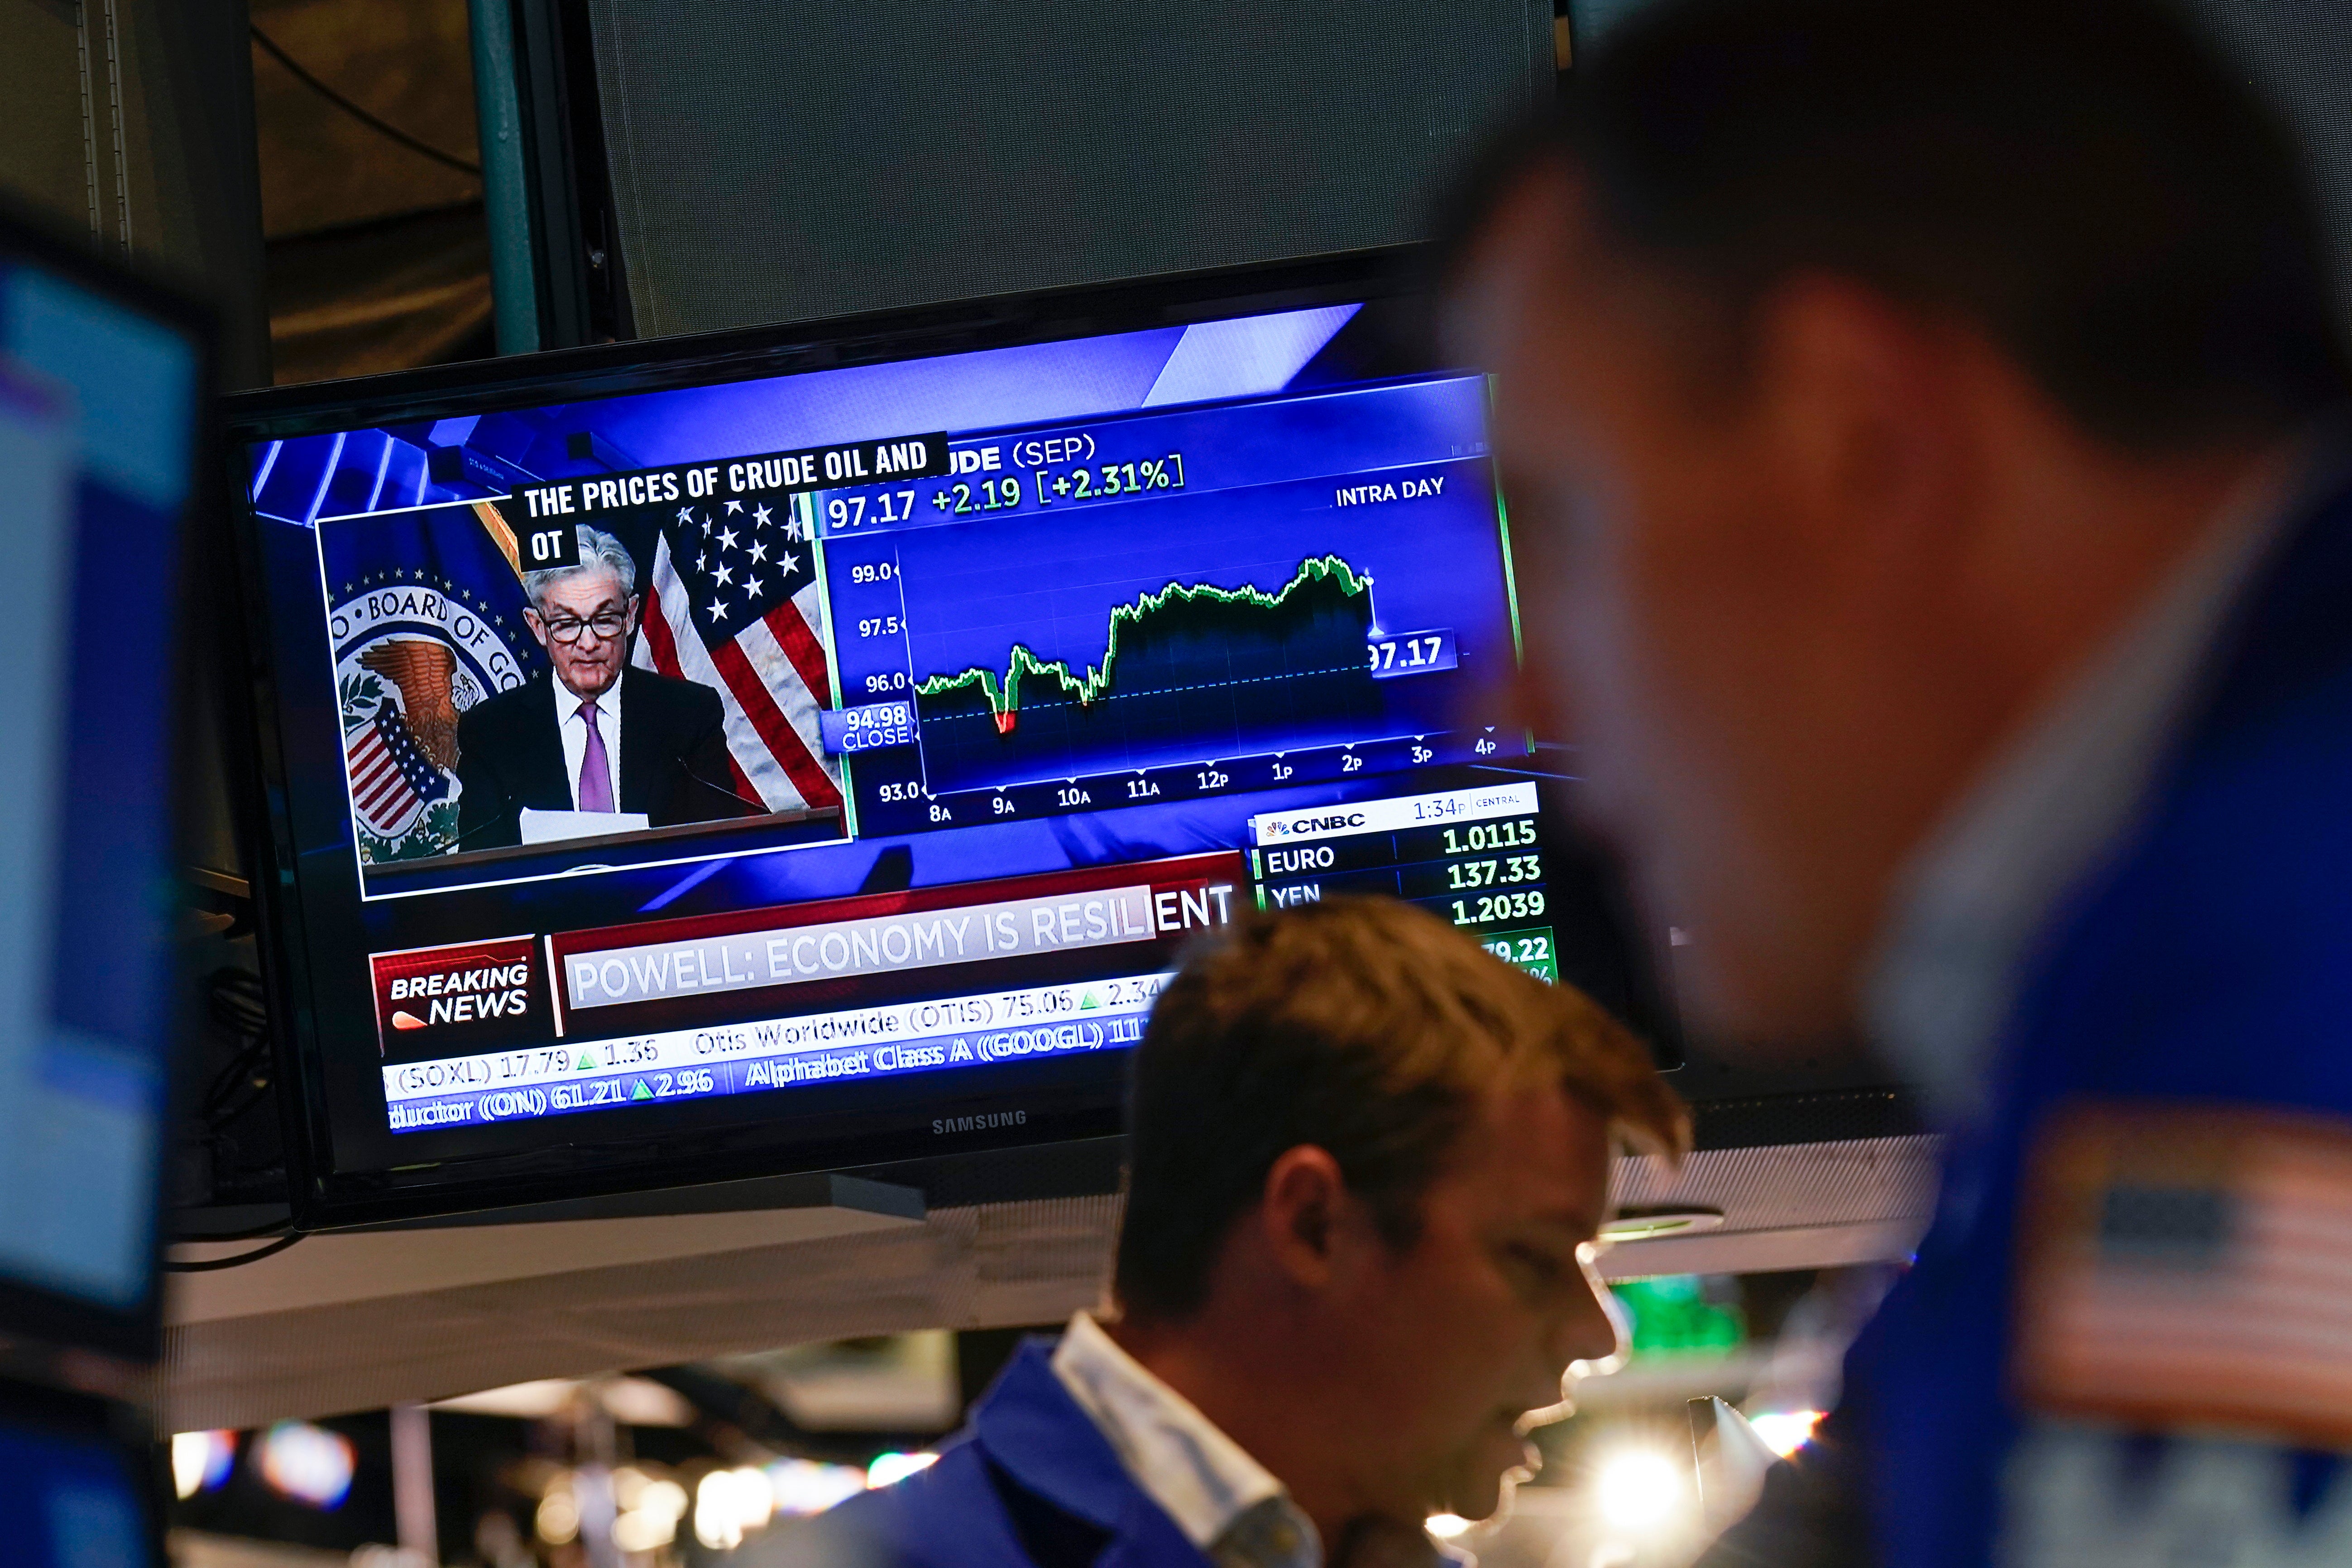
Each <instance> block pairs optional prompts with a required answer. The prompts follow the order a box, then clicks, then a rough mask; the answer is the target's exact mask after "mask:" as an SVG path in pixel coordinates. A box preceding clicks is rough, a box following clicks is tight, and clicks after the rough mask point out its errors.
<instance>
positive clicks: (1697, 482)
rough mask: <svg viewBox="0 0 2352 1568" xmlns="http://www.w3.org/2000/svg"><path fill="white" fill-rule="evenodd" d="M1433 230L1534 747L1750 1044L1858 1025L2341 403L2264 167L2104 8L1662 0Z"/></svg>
mask: <svg viewBox="0 0 2352 1568" xmlns="http://www.w3.org/2000/svg"><path fill="white" fill-rule="evenodd" d="M1462 229H1463V235H1462V238H1461V240H1460V242H1459V244H1458V245H1457V246H1456V247H1455V248H1454V251H1453V253H1452V257H1453V259H1452V261H1451V263H1450V267H1449V272H1448V283H1449V294H1450V306H1449V320H1450V321H1451V323H1452V331H1453V332H1454V345H1453V346H1454V350H1455V351H1456V352H1457V353H1460V354H1461V355H1462V356H1463V357H1465V358H1466V359H1468V360H1471V361H1472V362H1474V363H1481V364H1484V365H1486V367H1488V368H1489V369H1491V370H1493V371H1494V372H1495V373H1496V376H1497V388H1496V408H1497V416H1496V417H1497V425H1496V444H1497V447H1498V450H1499V453H1500V456H1501V459H1502V462H1503V465H1504V468H1505V483H1506V485H1507V488H1508V489H1509V492H1510V496H1511V521H1512V525H1513V535H1514V543H1515V544H1516V545H1517V547H1518V548H1519V550H1520V552H1521V561H1520V573H1519V577H1518V581H1519V583H1520V584H1521V593H1522V595H1523V601H1524V610H1525V613H1526V617H1527V626H1528V655H1529V657H1528V673H1529V686H1530V691H1529V694H1528V695H1529V700H1530V704H1531V708H1532V709H1533V710H1534V711H1533V712H1531V715H1530V717H1531V719H1532V720H1533V721H1535V722H1536V723H1538V725H1539V727H1541V728H1543V729H1545V730H1547V731H1552V732H1553V733H1555V734H1559V735H1561V736H1562V737H1563V738H1567V739H1570V740H1573V741H1575V742H1578V743H1579V744H1580V746H1581V748H1582V760H1583V770H1584V771H1585V772H1586V773H1587V774H1588V776H1589V777H1590V778H1591V783H1592V785H1593V788H1592V790H1591V792H1590V793H1591V795H1592V797H1593V800H1594V802H1595V806H1594V809H1595V811H1596V814H1597V816H1599V817H1600V819H1601V823H1600V825H1601V826H1602V828H1603V829H1604V831H1605V832H1606V833H1607V834H1608V835H1609V836H1610V837H1612V838H1614V839H1615V840H1616V842H1617V843H1618V845H1619V847H1621V848H1622V850H1624V851H1625V852H1626V853H1627V855H1628V857H1629V858H1630V860H1631V861H1632V863H1633V868H1634V870H1635V873H1636V876H1637V878H1638V879H1639V881H1640V882H1641V884H1642V886H1643V890H1644V892H1645V894H1646V895H1647V896H1648V897H1649V899H1651V900H1654V904H1655V905H1656V906H1657V908H1658V912H1660V913H1662V914H1664V915H1666V916H1668V917H1669V918H1672V919H1674V920H1675V921H1677V923H1681V924H1685V925H1687V926H1688V927H1690V928H1691V930H1692V932H1693V936H1694V942H1693V945H1692V946H1691V947H1690V948H1688V949H1687V950H1685V954H1686V955H1687V957H1688V958H1689V959H1690V961H1691V965H1690V969H1689V970H1688V972H1687V973H1688V974H1689V976H1690V977H1691V978H1692V979H1694V980H1695V981H1696V984H1695V986H1694V988H1693V989H1694V991H1695V995H1694V997H1693V1000H1694V1002H1695V1004H1696V1008H1697V1011H1698V1012H1699V1013H1700V1015H1701V1016H1702V1018H1703V1019H1704V1021H1705V1022H1706V1023H1707V1024H1708V1025H1710V1026H1714V1027H1716V1028H1718V1029H1723V1030H1727V1031H1730V1032H1733V1033H1738V1034H1745V1035H1748V1036H1751V1037H1780V1038H1784V1039H1787V1038H1794V1037H1811V1036H1820V1035H1833V1034H1839V1033H1843V1031H1844V1030H1845V1029H1846V1028H1847V1027H1848V1026H1850V1023H1851V1009H1852V1005H1853V992H1854V989H1855V983H1856V977H1857V973H1858V971H1859V969H1860V968H1861V966H1862V964H1863V963H1864V962H1865V960H1866V956H1867V954H1868V952H1869V950H1870V946H1871V943H1872V941H1873V938H1874V931H1875V928H1876V925H1877V922H1878V921H1879V918H1880V915H1881V911H1882V910H1883V909H1884V907H1885V901H1886V899H1887V896H1888V893H1889V889H1890V885H1891V883H1892V881H1893V879H1894V878H1895V874H1896V872H1897V870H1898V869H1899V868H1900V867H1901V866H1902V864H1903V863H1904V861H1905V859H1906V857H1907V856H1908V855H1909V854H1910V853H1912V852H1913V851H1914V850H1915V849H1916V847H1918V845H1919V844H1920V842H1921V840H1922V839H1923V838H1924V837H1925V835H1926V834H1927V832H1928V831H1929V830H1930V829H1931V827H1932V826H1933V825H1934V824H1935V822H1936V821H1937V818H1938V817H1939V816H1941V814H1942V813H1943V812H1945V811H1946V810H1948V809H1949V808H1950V806H1951V805H1953V804H1954V803H1955V802H1956V800H1957V799H1958V796H1959V795H1960V794H1961V793H1962V792H1963V790H1964V789H1965V787H1966V785H1967V784H1969V781H1970V779H1971V777H1972V775H1974V774H1975V773H1977V771H1978V770H1979V769H1981V768H1983V767H1985V766H1987V765H1988V764H1989V763H1990V759H1991V758H1992V757H1993V756H1994V755H1996V754H1997V752H1998V750H1999V747H2000V744H2001V742H2003V740H2004V739H2005V738H2006V737H2008V736H2009V735H2011V734H2012V733H2013V732H2014V731H2016V730H2017V729H2018V727H2019V726H2020V725H2021V723H2022V722H2023V721H2024V720H2025V719H2026V717H2027V716H2028V715H2030V714H2031V713H2032V712H2033V711H2034V710H2035V709H2036V707H2037V705H2038V704H2039V703H2041V702H2042V701H2043V700H2046V699H2048V698H2049V697H2051V696H2052V695H2053V694H2054V692H2055V690H2056V689H2057V688H2058V687H2059V686H2061V685H2062V684H2063V680H2064V679H2065V678H2066V676H2067V675H2068V674H2070V673H2071V672H2072V671H2073V670H2074V669H2075V668H2079V667H2080V666H2081V665H2082V664H2083V663H2084V660H2085V659H2087V658H2088V657H2089V656H2090V655H2091V654H2092V653H2093V652H2094V651H2095V650H2096V649H2097V648H2099V647H2101V646H2103V645H2104V644H2105V642H2106V641H2107V639H2109V638H2110V637H2113V636H2115V635H2116V633H2117V632H2118V631H2119V630H2120V628H2121V626H2122V625H2123V624H2124V622H2125V621H2126V619H2127V617H2128V616H2129V615H2130V614H2131V613H2132V612H2133V611H2134V610H2135V609H2136V608H2137V606H2138V605H2141V604H2143V603H2145V602H2146V601H2147V597H2148V595H2150V594H2151V592H2152V591H2153V590H2154V588H2155V587H2156V586H2157V585H2158V584H2161V583H2162V582H2163V581H2165V579H2166V577H2167V574H2168V573H2169V572H2170V571H2171V570H2173V569H2174V567H2175V566H2176V564H2177V563H2179V562H2180V561H2181V560H2183V559H2184V558H2185V557H2186V555H2187V553H2188V552H2189V550H2190V549H2192V548H2193V547H2194V545H2195V544H2196V542H2197V541H2198V540H2199V539H2200V538H2202V537H2204V536H2205V534H2206V533H2207V532H2208V531H2210V525H2211V521H2212V520H2213V518H2214V517H2215V515H2216V514H2217V512H2218V511H2219V510H2220V509H2221V504H2222V502H2223V500H2225V499H2226V498H2227V497H2228V496H2229V495H2230V494H2231V491H2232V489H2234V488H2235V487H2237V486H2238V485H2239V484H2240V483H2241V482H2242V480H2243V479H2245V478H2246V476H2248V475H2249V474H2251V473H2254V472H2257V471H2259V470H2260V468H2261V459H2262V458H2263V456H2264V455H2266V454H2269V453H2271V452H2273V451H2274V450H2275V449H2276V448H2277V447H2279V446H2280V445H2281V443H2282V442H2283V440H2284V437H2287V436H2288V435H2289V434H2290V433H2292V432H2294V431H2295V430H2297V429H2298V428H2299V427H2301V426H2303V425H2304V424H2305V423H2306V422H2307V421H2308V420H2309V419H2310V417H2311V416H2313V415H2314V413H2315V411H2317V410H2319V409H2321V408H2322V407H2324V406H2326V405H2328V404H2330V403H2332V402H2334V401H2335V400H2336V399H2338V398H2340V397H2342V396H2343V395H2344V394H2345V391H2346V387H2347V374H2346V370H2345V362H2344V358H2343V356H2342V353H2341V351H2340V349H2339V345H2338V340H2337V335H2336V321H2335V319H2334V315H2333V310H2332V306H2331V302H2330V288H2329V280H2328V276H2327V269H2326V258H2325V249H2324V247H2323V246H2322V244H2321V242H2320V240H2319V238H2318V235H2317V227H2316V223H2315V219H2314V217H2313V216H2312V212H2311V209H2310V206H2309V205H2308V203H2307V201H2306V199H2305V195H2304V194H2303V189H2302V184H2301V181H2300V177H2299V174H2298V173H2297V169H2296V165H2295V160H2294V157H2293V155H2292V153H2291V150H2290V147H2289V144H2288V142H2287V141H2286V139H2285V138H2284V135H2283V133H2282V132H2279V131H2278V130H2276V129H2275V128H2274V127H2273V124H2272V123H2271V121H2269V119H2268V118H2267V117H2266V116H2265V114H2264V113H2263V110H2261V109H2260V108H2259V106H2258V105H2257V104H2256V103H2255V102H2254V101H2253V100H2252V98H2251V96H2250V94H2249V91H2248V89H2245V88H2244V87H2243V86H2242V84H2241V83H2240V81H2239V80H2238V79H2237V78H2236V76H2235V75H2234V74H2233V73H2231V72H2229V71H2226V70H2225V69H2223V68H2221V66H2220V65H2218V64H2217V63H2216V62H2214V61H2213V60H2211V59H2210V58H2209V57H2208V56H2207V55H2206V54H2205V53H2204V52H2203V50H2202V48H2201V47H2200V45H2199V44H2198V43H2197V42H2195V41H2194V40H2193V39H2192V38H2191V37H2190V36H2189V34H2188V32H2187V31H2186V30H2185V28H2184V27H2183V26H2182V25H2181V24H2180V23H2179V22H2178V21H2177V20H2175V19H2174V18H2173V16H2171V14H2170V13H2169V12H2168V11H2167V10H2164V9H2161V8H2159V7H2158V6H2157V5H2142V4H2132V3H2128V0H1989V3H1988V4H1987V5H1977V6H1971V7H1969V8H1967V9H1966V10H1965V11H1964V12H1951V11H1948V10H1945V9H1940V8H1937V7H1933V6H1924V5H1890V4H1886V3H1885V0H1659V3H1658V4H1656V5H1654V6H1652V7H1651V8H1649V9H1646V10H1645V11H1643V12H1641V13H1638V14H1637V15H1636V16H1634V17H1633V19H1631V20H1629V21H1627V22H1625V23H1623V24H1622V25H1621V26H1620V29H1619V31H1618V32H1617V33H1615V34H1613V35H1612V37H1610V38H1609V39H1607V40H1606V41H1604V42H1603V43H1602V44H1601V46H1600V47H1599V48H1598V49H1597V50H1596V51H1594V52H1593V54H1592V55H1591V57H1590V59H1589V64H1588V63H1587V62H1585V61H1580V65H1579V70H1578V75H1577V79H1576V80H1575V82H1574V84H1573V86H1572V88H1571V89H1570V91H1569V93H1568V94H1567V96H1566V98H1565V100H1564V101H1563V107H1562V108H1561V110H1559V113H1558V114H1557V115H1556V116H1555V117H1553V118H1552V119H1551V120H1550V121H1549V122H1548V123H1546V124H1545V125H1544V126H1542V127H1541V128H1539V129H1538V130H1535V131H1532V132H1527V133H1525V134H1523V135H1522V136H1521V138H1520V139H1519V140H1517V142H1515V143H1514V144H1513V145H1512V146H1511V147H1510V148H1509V149H1508V151H1507V153H1506V154H1505V155H1503V156H1500V157H1498V158H1497V159H1496V161H1495V162H1494V163H1492V164H1491V165H1490V166H1489V167H1488V169H1487V170H1486V174H1485V178H1484V180H1483V182H1482V184H1480V185H1479V186H1478V189H1477V195H1476V199H1475V202H1474V203H1472V204H1468V205H1466V206H1465V222H1464V224H1463V226H1462Z"/></svg>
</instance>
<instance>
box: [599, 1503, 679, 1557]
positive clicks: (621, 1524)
mask: <svg viewBox="0 0 2352 1568" xmlns="http://www.w3.org/2000/svg"><path fill="white" fill-rule="evenodd" d="M675 1540H677V1518H676V1517H675V1516H674V1515H670V1514H665V1513H662V1512H659V1511H658V1510H654V1509H650V1508H633V1509H631V1510H629V1511H628V1512H626V1513H624V1514H621V1515H618V1516H617V1517H615V1518H614V1521H613V1544H614V1545H615V1546H617V1547H619V1548H620V1549H621V1550H622V1551H624V1552H651V1551H652V1550H653V1549H654V1548H655V1547H656V1546H667V1545H668V1544H669V1543H670V1542H673V1541H675Z"/></svg>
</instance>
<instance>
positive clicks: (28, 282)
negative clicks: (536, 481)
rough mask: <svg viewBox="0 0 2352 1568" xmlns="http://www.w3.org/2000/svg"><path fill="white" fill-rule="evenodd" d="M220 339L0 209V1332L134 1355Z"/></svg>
mask: <svg viewBox="0 0 2352 1568" xmlns="http://www.w3.org/2000/svg"><path fill="white" fill-rule="evenodd" d="M205 343H206V336H205V332H204V331H203V330H202V329H201V327H200V326H199V324H198V322H197V321H196V319H195V318H194V317H192V316H191V315H190V313H189V312H188V311H187V310H185V309H184V308H183V307H181V306H179V305H177V304H175V303H173V302H172V301H170V300H166V299H164V298H163V297H162V296H160V295H156V294H153V293H152V292H150V291H149V290H148V289H144V288H142V287H138V286H135V285H133V284H131V282H129V281H127V280H123V279H117V278H115V277H114V276H113V275H112V274H111V273H110V272H108V271H107V270H105V269H103V268H99V267H98V266H97V265H96V264H95V263H93V262H92V261H90V260H89V258H88V257H87V255H86V253H82V252H76V251H72V250H68V249H66V248H64V247H52V246H50V245H48V244H47V243H44V242H43V241H41V240H39V239H37V237H34V236H33V235H32V234H30V233H28V232H26V231H24V230H21V229H19V228H17V227H16V226H12V225H8V224H5V222H0V473H5V475H6V482H5V484H0V536H5V539H6V541H7V547H8V552H9V558H10V563H11V570H12V574H13V579H14V582H13V592H12V594H11V595H10V614H9V630H10V634H11V635H10V644H11V649H12V654H13V663H14V666H15V668H13V669H12V671H11V672H10V676H9V679H7V680H5V681H0V802H4V803H5V808H4V809H0V1331H5V1333H6V1334H8V1335H9V1336H10V1337H12V1338H13V1337H16V1336H18V1335H23V1336H26V1337H30V1338H32V1339H35V1340H41V1341H46V1342H49V1343H51V1344H53V1345H62V1346H91V1347H95V1348H100V1349H106V1350H111V1351H116V1352H126V1353H132V1354H141V1355H144V1354H152V1351H153V1340H154V1333H155V1321H156V1300H157V1289H156V1259H157V1256H158V1246H157V1240H156V1213H157V1207H158V1194H159V1193H160V1190H161V1186H162V1177H161V1170H160V1167H161V1157H160V1156H161V1149H162V1142H163V1137H162V1133H163V1120H164V1109H165V1104H166V1100H167V1092H166V1091H167V1078H168V1071H167V1068H168V1065H169V1062H170V1059H171V1047H172V1044H173V1039H174V1038H175V1036H176V1030H175V1027H174V1026H175V1023H176V1021H177V1016H178V1010H177V1008H176V1006H175V1004H174V1000H173V998H174V990H173V976H174V973H175V966H174V962H173V955H172V948H171V940H172V928H171V923H170V922H171V918H172V912H173V898H172V886H173V870H174V866H175V858H174V845H175V840H176V833H175V827H174V818H175V811H176V807H175V804H174V796H175V793H176V786H177V784H178V778H177V774H176V771H175V768H174V765H173V756H174V737H175V735H176V734H177V732H178V731H179V730H180V728H181V721H182V710H183V709H184V701H183V700H182V694H183V687H182V685H181V675H182V672H183V671H184V669H185V668H186V666H187V662H188V660H187V658H186V649H185V647H184V644H183V641H182V633H181V626H180V616H179V613H178V612H179V608H180V605H181V599H182V595H181V582H182V569H183V560H182V556H183V551H182V541H183V537H184V528H185V526H186V522H187V514H188V511H189V510H190V507H191V505H192V503H193V498H194V496H195V495H196V493H197V491H196V483H195V476H196V472H197V466H198V462H199V458H198V453H197V445H198V439H197V437H198V429H199V426H200V423H201V412H202V408H203V404H202V401H201V400H202V399H203V397H204V396H205V394H206V392H207V390H208V387H209V376H210V367H209V365H208V363H206V351H205ZM207 493H210V492H209V490H207Z"/></svg>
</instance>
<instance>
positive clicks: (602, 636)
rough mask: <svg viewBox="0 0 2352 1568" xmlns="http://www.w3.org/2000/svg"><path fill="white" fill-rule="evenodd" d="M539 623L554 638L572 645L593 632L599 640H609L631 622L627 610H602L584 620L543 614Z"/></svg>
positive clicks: (617, 635)
mask: <svg viewBox="0 0 2352 1568" xmlns="http://www.w3.org/2000/svg"><path fill="white" fill-rule="evenodd" d="M539 624H540V625H541V626H542V627H544V628H545V629H546V632H547V635H548V637H550V638H551V639H552V640H554V641H556V642H560V643H563V644H566V645H571V644H574V643H578V642H580V641H581V640H582V639H583V638H585V637H588V635H589V634H590V633H592V632H593V633H594V634H595V638H594V640H596V641H597V642H609V641H611V640H612V639H613V638H614V637H619V636H620V635H621V632H622V630H623V629H624V628H625V627H626V626H628V624H629V617H628V615H627V613H626V612H625V611H622V610H600V611H598V612H597V613H596V614H594V615H593V616H589V617H588V618H587V619H586V620H584V621H583V620H582V619H581V618H580V617H579V616H541V617H540V620H539Z"/></svg>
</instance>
